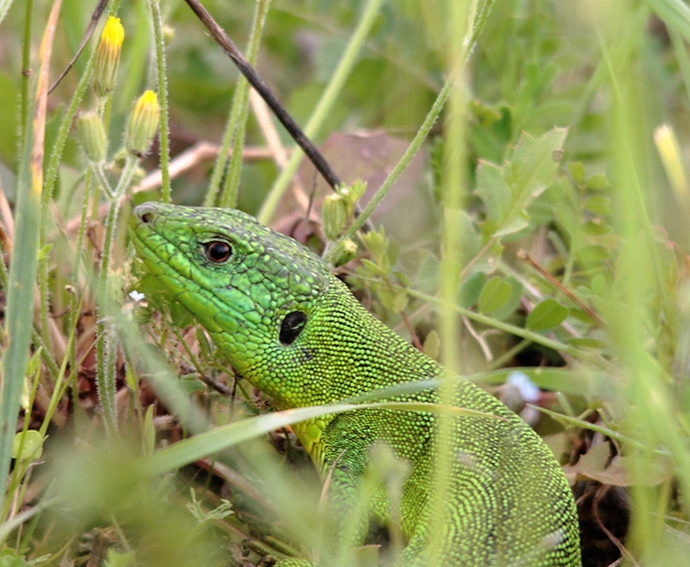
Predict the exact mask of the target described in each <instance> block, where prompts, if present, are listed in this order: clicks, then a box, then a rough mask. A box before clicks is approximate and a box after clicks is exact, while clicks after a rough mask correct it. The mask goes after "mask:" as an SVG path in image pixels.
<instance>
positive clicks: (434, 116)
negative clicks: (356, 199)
mask: <svg viewBox="0 0 690 567" xmlns="http://www.w3.org/2000/svg"><path fill="white" fill-rule="evenodd" d="M493 3H494V0H487V1H486V3H485V4H484V5H483V6H482V9H481V11H480V13H479V14H478V16H477V19H476V23H475V25H474V28H473V31H472V38H471V40H470V41H469V42H463V52H462V56H461V57H460V59H461V60H462V61H464V64H466V63H467V60H468V58H469V55H470V54H471V53H472V50H473V49H474V46H475V45H476V43H477V39H478V38H479V35H480V34H481V32H482V30H483V29H484V25H485V24H486V21H487V19H488V17H489V12H490V11H491V7H492V6H493ZM461 71H462V68H460V69H459V71H458V72H461ZM454 81H455V76H454V75H451V76H450V77H449V78H448V80H447V81H446V83H445V84H444V85H443V88H442V89H441V92H439V93H438V96H437V97H436V100H435V101H434V104H433V105H432V107H431V109H430V110H429V113H428V114H427V115H426V118H425V119H424V122H423V123H422V125H421V126H420V128H419V130H418V131H417V134H416V135H415V137H414V139H413V140H412V142H411V143H410V145H409V146H408V148H407V150H405V153H404V154H403V156H402V157H401V158H400V161H398V163H397V164H396V165H395V167H394V168H393V171H391V173H390V175H389V176H388V177H387V178H386V180H385V181H384V182H383V184H382V185H381V187H379V189H378V190H377V191H376V194H375V195H374V196H373V197H372V198H371V201H369V203H368V204H367V206H366V207H365V208H364V210H363V211H362V212H361V213H360V214H359V215H358V216H357V218H356V219H355V221H354V222H353V223H352V224H351V225H350V226H349V227H348V228H347V230H346V231H345V232H344V233H343V235H342V236H341V237H340V238H339V239H338V241H337V242H336V243H335V244H334V245H333V246H332V247H331V248H330V249H329V250H327V251H325V252H324V254H325V256H324V258H325V260H326V261H327V262H330V261H331V258H329V257H328V252H329V251H331V250H334V249H335V247H336V245H337V244H338V243H339V242H342V241H345V240H349V239H351V238H352V237H353V236H354V235H355V233H356V232H357V231H358V230H359V229H360V228H362V227H363V226H364V223H365V222H367V220H368V219H369V217H370V216H371V214H372V213H373V212H374V211H375V210H376V207H378V205H379V204H380V203H381V201H383V198H384V197H385V196H386V194H387V193H388V191H389V190H390V189H391V187H393V184H394V183H395V182H396V181H397V180H398V178H399V177H400V176H401V175H402V173H403V172H404V171H405V169H406V168H407V166H408V165H409V164H410V162H411V161H412V158H413V157H414V155H415V154H416V153H417V150H419V148H420V147H421V145H422V143H424V140H426V137H427V136H428V135H429V132H430V131H431V128H432V126H433V125H434V124H435V123H436V120H438V117H439V115H440V114H441V111H442V110H443V107H444V105H445V103H446V100H447V98H448V95H449V94H450V92H451V90H452V88H453V84H454ZM259 220H261V219H259Z"/></svg>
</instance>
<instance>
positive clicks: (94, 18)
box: [48, 0, 108, 94]
mask: <svg viewBox="0 0 690 567" xmlns="http://www.w3.org/2000/svg"><path fill="white" fill-rule="evenodd" d="M107 6H108V0H98V5H97V6H96V9H95V10H94V11H93V14H91V21H90V22H89V27H88V28H86V31H85V32H84V37H82V38H81V43H80V44H79V48H78V49H77V52H76V53H75V54H74V57H72V60H71V61H70V62H69V64H68V65H67V67H65V70H64V71H63V72H62V73H61V74H60V76H59V77H58V78H57V80H56V81H55V82H54V83H53V86H52V87H50V90H48V94H50V93H52V92H53V91H54V90H55V89H56V88H57V86H58V85H59V84H60V81H62V79H64V78H65V75H67V73H69V72H70V69H72V67H74V63H75V62H76V61H77V59H78V58H79V56H80V55H81V52H82V51H84V48H85V47H86V44H87V43H89V40H90V39H91V36H92V35H93V30H95V29H96V25H97V24H98V20H100V19H101V16H102V15H103V12H105V9H106V7H107Z"/></svg>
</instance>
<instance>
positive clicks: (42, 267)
mask: <svg viewBox="0 0 690 567" xmlns="http://www.w3.org/2000/svg"><path fill="white" fill-rule="evenodd" d="M119 6H120V0H113V3H112V4H111V6H110V9H109V10H108V15H112V14H114V13H115V12H116V11H117V9H118V8H119ZM97 50H98V44H96V45H95V46H94V48H93V50H92V51H91V55H90V57H89V60H88V61H87V63H86V67H85V69H84V74H83V75H82V76H81V78H80V79H79V84H78V85H77V88H76V89H75V91H74V95H73V96H72V100H71V101H70V104H69V107H68V108H67V112H66V113H65V117H64V118H63V119H62V123H61V124H60V129H59V130H58V135H57V138H56V140H55V143H54V144H53V151H52V153H51V155H50V162H49V163H48V168H47V170H46V176H45V183H44V184H43V194H42V197H41V221H40V247H41V248H42V247H44V246H45V245H46V243H47V238H48V220H49V218H50V200H51V199H52V197H53V192H54V191H55V184H56V182H57V177H58V173H59V170H60V162H61V161H62V152H63V151H64V149H65V144H66V143H67V137H68V136H69V133H70V129H71V127H72V122H74V117H75V115H76V114H77V109H78V108H79V105H80V104H81V101H82V99H83V98H84V93H85V92H86V88H87V87H88V86H89V82H90V81H91V75H92V73H93V68H94V64H95V62H96V52H97ZM48 270H49V258H45V259H44V260H43V261H42V262H40V263H39V266H38V289H39V295H40V304H39V308H40V321H41V333H42V338H43V342H44V343H45V345H46V348H48V349H49V351H50V353H51V354H52V353H53V342H52V339H51V337H50V332H49V326H48V320H49V317H50V315H49V306H48Z"/></svg>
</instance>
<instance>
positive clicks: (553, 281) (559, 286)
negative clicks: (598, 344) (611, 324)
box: [517, 250, 606, 328]
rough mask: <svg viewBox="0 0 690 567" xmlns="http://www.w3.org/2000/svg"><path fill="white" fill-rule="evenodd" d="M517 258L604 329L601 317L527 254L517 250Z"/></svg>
mask: <svg viewBox="0 0 690 567" xmlns="http://www.w3.org/2000/svg"><path fill="white" fill-rule="evenodd" d="M517 257H518V258H520V260H522V261H524V262H527V263H528V264H529V265H530V266H532V267H533V268H534V269H535V270H537V272H539V273H540V274H541V275H542V276H544V277H545V278H546V279H547V280H548V281H549V282H550V283H551V285H553V286H554V287H555V288H556V289H558V291H560V292H561V293H563V294H564V295H566V296H567V297H568V299H570V301H572V302H573V303H574V304H575V305H577V306H578V307H579V308H580V309H582V310H583V311H584V312H585V313H586V314H587V315H589V316H590V317H591V318H592V320H593V321H594V322H595V323H596V324H597V325H599V326H600V327H602V328H604V327H606V323H604V321H603V320H602V318H601V317H599V315H597V314H596V313H595V312H594V311H593V310H592V309H591V308H590V307H588V306H587V305H585V304H584V303H583V302H582V301H580V300H579V299H578V298H577V297H576V296H575V294H574V293H573V292H572V291H570V290H569V289H568V288H567V287H565V286H564V285H563V284H562V283H561V282H559V281H558V280H557V279H556V278H554V277H553V276H552V275H551V274H550V273H549V272H547V271H546V270H545V269H544V268H542V267H541V266H540V265H539V264H538V263H537V262H536V261H535V260H534V259H533V258H532V257H531V256H530V255H529V254H527V252H525V251H524V250H518V252H517Z"/></svg>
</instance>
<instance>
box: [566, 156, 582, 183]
mask: <svg viewBox="0 0 690 567" xmlns="http://www.w3.org/2000/svg"><path fill="white" fill-rule="evenodd" d="M568 171H570V177H572V178H573V181H574V182H575V184H576V185H582V184H583V183H584V182H585V166H584V165H582V163H581V162H579V161H574V162H571V163H569V164H568Z"/></svg>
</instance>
